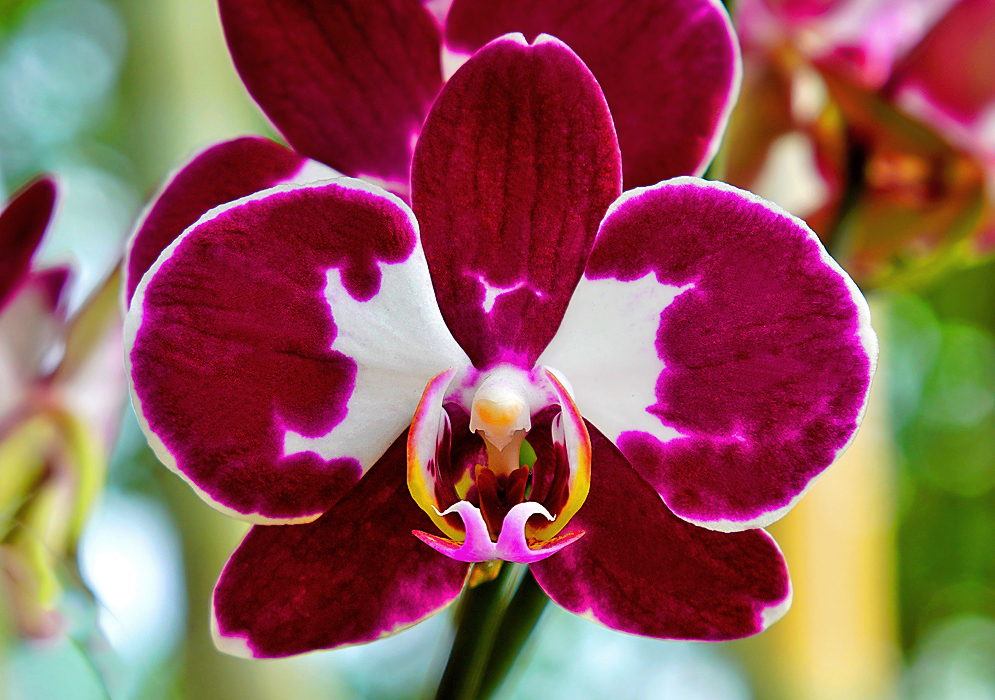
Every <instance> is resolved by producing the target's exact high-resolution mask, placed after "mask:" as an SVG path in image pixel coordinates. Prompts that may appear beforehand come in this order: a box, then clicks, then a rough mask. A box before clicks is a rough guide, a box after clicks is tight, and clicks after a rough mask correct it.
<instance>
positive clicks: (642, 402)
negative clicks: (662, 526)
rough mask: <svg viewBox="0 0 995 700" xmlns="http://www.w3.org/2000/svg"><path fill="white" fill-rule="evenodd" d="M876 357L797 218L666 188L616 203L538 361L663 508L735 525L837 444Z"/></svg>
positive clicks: (843, 441)
mask: <svg viewBox="0 0 995 700" xmlns="http://www.w3.org/2000/svg"><path fill="white" fill-rule="evenodd" d="M586 339H590V340H589V341H587V340H586ZM876 359H877V342H876V338H875V335H874V331H873V330H872V329H871V326H870V314H869V312H868V309H867V304H866V302H865V301H864V298H863V297H862V296H861V294H860V292H859V291H858V290H857V287H856V285H854V284H853V282H852V281H851V280H850V278H849V277H847V276H846V274H845V273H844V272H843V271H842V270H841V269H840V268H839V266H838V265H837V264H836V263H835V262H834V261H833V260H832V258H830V257H829V255H828V254H827V253H826V252H825V250H824V249H823V248H822V245H821V244H820V243H819V240H818V238H816V236H815V234H814V233H812V231H811V230H810V229H809V228H808V227H807V226H805V224H804V223H803V222H802V221H800V220H799V219H795V218H793V217H791V216H790V215H788V214H786V213H785V212H783V211H782V210H780V209H779V208H777V207H776V206H775V205H773V204H771V203H769V202H765V201H764V200H762V199H760V198H759V197H756V196H755V195H752V194H750V193H748V192H744V191H742V190H737V189H735V188H733V187H730V186H728V185H722V184H721V183H709V182H706V181H704V180H698V179H695V178H676V179H674V180H670V181H668V182H664V183H661V184H660V185H658V186H656V187H653V188H648V189H643V190H636V191H633V192H629V193H626V195H624V196H623V198H622V199H620V200H619V201H618V202H617V203H616V205H614V206H613V207H612V210H611V211H610V212H609V214H608V216H606V217H605V221H604V224H603V225H602V228H601V231H600V233H599V234H598V241H597V244H596V245H595V248H594V251H593V252H592V254H591V259H590V261H589V263H588V267H587V270H586V272H585V275H584V278H583V279H582V280H581V282H580V284H579V285H578V287H577V292H576V294H575V295H574V299H573V300H572V301H571V304H570V308H569V309H568V310H567V313H566V316H565V317H564V320H563V324H562V325H561V327H560V331H559V332H558V333H557V336H556V338H554V339H553V341H552V343H550V345H549V348H548V350H547V352H546V353H544V355H543V357H542V358H541V361H542V362H543V363H545V364H548V365H550V366H552V367H555V368H556V369H558V370H560V371H561V372H563V373H564V376H567V377H569V378H570V381H571V383H572V384H573V387H574V391H575V393H576V396H577V404H578V406H579V407H580V410H581V413H582V414H583V415H584V416H585V417H586V418H587V419H588V420H590V421H592V422H593V423H594V424H595V425H597V426H598V428H599V429H600V430H601V431H602V432H603V433H604V434H605V435H606V436H607V437H608V438H609V439H611V440H613V441H614V442H615V444H617V445H618V446H619V448H621V450H622V452H623V453H624V454H625V456H626V457H627V458H628V459H629V461H630V463H631V464H632V466H633V467H634V468H635V469H636V470H637V471H638V472H639V473H640V474H641V475H642V476H643V478H644V479H646V481H648V482H649V483H650V484H651V485H652V486H653V487H655V488H656V489H657V491H658V492H659V493H660V494H661V495H662V496H663V499H664V500H665V501H666V503H667V505H668V506H669V507H670V509H671V510H672V511H673V512H674V513H676V514H677V515H679V516H680V517H682V518H685V519H687V520H690V521H692V522H695V523H698V524H699V525H704V526H705V527H709V528H713V529H719V530H741V529H746V528H751V527H762V526H764V525H766V524H769V523H771V522H773V521H774V520H776V519H778V518H780V517H781V516H782V515H783V514H784V513H785V512H786V511H787V510H788V509H789V508H790V507H791V506H792V505H793V504H794V502H795V501H796V500H797V499H798V498H799V497H800V496H801V494H802V493H804V491H805V490H806V489H807V488H808V486H809V485H810V484H811V483H812V482H813V481H814V480H815V478H816V477H818V476H819V474H821V473H822V471H823V470H824V469H826V467H828V466H829V465H830V464H831V463H832V462H833V460H834V459H836V457H837V456H838V455H839V454H840V453H841V452H842V451H843V450H844V449H845V448H846V447H847V445H848V444H849V442H850V440H851V439H852V438H853V435H854V433H855V431H856V429H857V425H858V424H859V423H860V419H861V417H862V415H863V410H864V406H865V403H866V399H867V392H868V388H869V386H870V380H871V375H872V373H873V371H874V367H875V363H876ZM592 493H593V487H592Z"/></svg>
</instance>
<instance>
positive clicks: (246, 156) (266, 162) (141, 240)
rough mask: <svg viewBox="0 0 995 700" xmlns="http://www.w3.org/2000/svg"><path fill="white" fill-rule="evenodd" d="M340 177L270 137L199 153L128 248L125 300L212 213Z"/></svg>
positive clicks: (154, 207)
mask: <svg viewBox="0 0 995 700" xmlns="http://www.w3.org/2000/svg"><path fill="white" fill-rule="evenodd" d="M337 175H339V173H336V172H335V171H334V170H331V169H329V168H326V167H324V166H322V165H321V164H319V163H315V162H314V161H309V160H308V159H307V158H303V157H301V156H299V155H297V154H296V153H294V152H292V151H289V150H287V149H286V148H284V147H283V146H281V145H279V144H277V143H273V142H272V141H270V140H268V139H263V138H258V137H253V136H247V137H244V138H240V139H235V140H233V141H226V142H224V143H219V144H217V145H216V146H212V147H211V148H208V149H207V150H206V151H204V152H203V153H200V154H198V155H197V156H196V157H194V158H193V160H191V161H190V162H189V163H187V164H186V165H184V166H183V167H181V168H180V169H178V170H177V171H176V172H175V173H174V174H173V175H172V177H170V178H169V179H168V180H167V181H166V185H165V187H163V189H162V191H161V192H160V193H159V195H158V196H157V197H156V198H155V199H154V200H153V204H152V205H151V206H150V207H149V209H148V211H146V212H145V214H144V216H142V218H141V220H140V221H139V222H138V226H137V227H136V229H135V233H134V234H133V235H132V238H131V241H130V242H129V244H128V252H127V260H126V261H125V266H124V269H125V300H126V302H128V303H130V302H131V297H132V296H134V294H135V288H136V287H137V286H138V283H139V282H140V281H141V279H142V275H144V274H145V273H146V272H147V271H148V269H149V268H150V267H152V263H154V262H155V260H156V258H158V257H159V254H160V253H161V252H162V251H163V250H165V249H166V247H167V246H168V245H169V244H170V243H172V242H173V241H174V240H175V239H176V238H177V236H179V235H180V234H181V233H183V231H185V230H186V228H187V227H188V226H191V225H192V224H194V223H196V222H197V219H199V218H200V217H201V216H203V215H204V214H206V213H207V212H208V211H209V210H211V209H213V208H214V207H217V206H220V205H222V204H227V203H228V202H233V201H235V200H236V199H240V198H241V197H246V196H248V195H250V194H253V193H255V192H259V191H260V190H265V189H268V188H270V187H274V186H276V185H281V184H289V183H300V184H304V183H307V182H312V181H314V180H327V179H329V178H331V177H335V176H337Z"/></svg>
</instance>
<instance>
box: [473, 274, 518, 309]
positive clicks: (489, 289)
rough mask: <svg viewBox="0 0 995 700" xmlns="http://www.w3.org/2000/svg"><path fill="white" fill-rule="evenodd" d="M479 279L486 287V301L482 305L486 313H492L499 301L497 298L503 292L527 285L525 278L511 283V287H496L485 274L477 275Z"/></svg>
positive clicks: (481, 284)
mask: <svg viewBox="0 0 995 700" xmlns="http://www.w3.org/2000/svg"><path fill="white" fill-rule="evenodd" d="M477 281H479V282H480V286H482V287H483V288H484V303H483V304H481V307H482V308H483V309H484V313H488V314H489V313H490V312H491V311H493V310H494V304H495V303H496V302H497V298H498V297H499V296H501V295H502V294H507V293H508V292H513V291H515V290H516V289H521V288H522V287H524V286H525V280H521V281H519V282H516V283H515V284H513V285H511V286H510V287H496V286H494V285H492V284H490V283H488V281H487V280H486V279H484V276H483V275H477Z"/></svg>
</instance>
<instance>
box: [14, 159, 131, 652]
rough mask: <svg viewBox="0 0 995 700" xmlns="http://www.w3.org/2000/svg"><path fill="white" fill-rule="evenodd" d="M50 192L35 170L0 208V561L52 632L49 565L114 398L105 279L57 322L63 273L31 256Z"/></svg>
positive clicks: (64, 538) (67, 534)
mask: <svg viewBox="0 0 995 700" xmlns="http://www.w3.org/2000/svg"><path fill="white" fill-rule="evenodd" d="M55 199H56V186H55V183H54V182H53V181H52V180H51V179H48V178H42V179H39V180H37V181H36V182H34V183H32V184H31V185H29V186H27V187H25V188H24V189H23V190H22V191H21V192H20V193H19V194H17V195H16V196H15V197H14V198H13V199H12V201H11V202H10V203H9V204H8V206H7V207H6V209H4V210H3V212H2V213H0V465H3V477H2V479H0V532H2V543H0V566H2V568H3V570H4V573H5V580H6V581H7V583H8V584H9V586H8V587H7V591H6V592H7V594H8V596H9V598H10V599H11V601H10V602H11V606H10V607H11V608H12V609H13V611H14V613H15V617H16V621H17V623H18V626H19V628H20V630H21V632H22V633H24V634H27V635H31V636H50V635H52V634H54V633H56V632H57V631H59V630H60V629H61V626H60V621H59V618H58V615H57V613H56V610H55V608H56V603H57V601H58V593H59V589H60V587H59V584H58V580H57V578H56V575H55V568H56V566H57V564H58V563H59V557H62V556H67V554H68V552H70V551H71V550H72V548H73V547H74V546H75V542H76V540H77V539H78V537H79V535H80V533H81V530H82V527H83V523H84V521H85V518H86V516H87V515H88V513H89V511H90V508H91V506H92V505H93V502H94V499H95V497H96V495H97V493H98V491H99V489H100V485H101V483H102V481H103V476H104V473H105V470H106V460H107V456H108V453H109V450H110V446H111V445H112V444H113V440H114V439H115V435H116V432H117V425H118V423H119V420H120V415H121V414H120V412H121V409H122V408H123V403H124V382H125V379H124V370H123V367H122V366H121V363H120V360H119V359H118V358H119V357H120V353H121V351H122V348H121V318H120V315H119V312H118V304H117V295H118V291H117V286H116V278H113V279H112V280H110V281H109V282H108V283H107V284H106V285H105V286H104V287H103V289H101V290H99V291H98V292H97V293H96V294H95V295H94V296H93V298H92V299H90V300H89V301H88V302H87V303H86V304H85V305H84V306H83V307H82V308H81V309H80V310H79V311H78V312H77V313H76V314H75V315H74V316H73V317H72V318H67V316H66V304H65V303H64V299H63V296H64V295H63V292H64V290H65V288H66V286H67V285H66V282H67V280H68V278H69V274H70V270H69V269H68V268H66V267H61V266H60V267H54V268H48V269H37V268H36V267H35V266H33V264H32V262H33V259H34V256H35V253H36V250H37V248H38V246H39V244H40V243H41V240H42V237H43V235H44V233H45V231H46V229H47V228H48V224H49V220H50V218H51V216H52V212H53V208H54V206H55Z"/></svg>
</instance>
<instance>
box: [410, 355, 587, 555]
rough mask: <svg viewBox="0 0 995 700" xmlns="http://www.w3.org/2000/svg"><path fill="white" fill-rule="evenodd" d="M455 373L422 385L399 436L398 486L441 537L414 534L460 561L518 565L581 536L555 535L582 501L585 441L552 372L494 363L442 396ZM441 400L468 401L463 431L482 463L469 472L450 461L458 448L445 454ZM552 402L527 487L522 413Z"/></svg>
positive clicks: (448, 443)
mask: <svg viewBox="0 0 995 700" xmlns="http://www.w3.org/2000/svg"><path fill="white" fill-rule="evenodd" d="M536 375H538V376H536ZM455 376H456V368H452V369H449V370H446V371H445V372H442V373H440V374H439V375H437V376H436V377H434V378H433V379H432V380H431V381H430V382H429V383H428V385H427V386H426V387H425V391H424V393H423V394H422V399H421V401H420V402H419V405H418V409H417V410H416V412H415V415H414V417H413V419H412V421H411V428H410V430H409V431H408V445H407V451H408V455H407V457H408V459H407V468H408V489H409V491H410V492H411V495H412V497H413V498H414V499H415V501H416V502H417V503H418V505H419V506H420V507H421V508H422V510H424V511H425V513H426V514H427V515H428V516H429V518H431V520H432V522H433V523H434V524H435V525H436V526H437V527H438V529H439V530H441V532H442V533H443V535H444V536H443V537H439V536H438V535H435V534H432V533H428V532H422V531H420V530H415V531H413V532H414V535H415V536H416V537H418V538H419V539H421V540H422V541H423V542H425V543H426V544H427V545H429V546H430V547H432V548H433V549H435V550H436V551H439V552H441V553H443V554H445V555H446V556H449V557H452V558H454V559H458V560H460V561H467V562H478V561H489V560H493V559H504V560H506V561H516V562H522V563H528V562H533V561H539V560H541V559H544V558H546V557H548V556H551V555H552V554H554V553H555V552H557V551H559V550H560V549H562V548H563V547H565V546H567V545H569V544H570V543H571V542H574V541H576V540H577V539H578V538H579V537H581V536H583V534H584V533H583V531H581V530H574V531H571V532H569V533H568V534H562V535H561V534H560V531H561V530H562V529H563V527H564V526H565V525H566V524H567V522H569V520H570V518H571V517H572V516H573V515H574V513H576V512H577V510H578V509H579V508H580V506H581V505H582V504H583V502H584V500H585V499H586V498H587V492H588V488H589V486H590V473H591V471H590V467H591V443H590V437H589V436H588V434H587V428H586V427H585V425H584V421H583V419H582V418H581V417H580V413H579V412H578V411H577V407H576V405H574V403H573V400H572V398H571V397H570V395H569V392H568V391H567V390H566V389H565V388H564V386H563V384H562V383H561V382H560V380H559V379H558V378H557V376H556V375H555V373H554V372H553V371H552V370H549V369H548V368H542V369H541V370H538V371H537V372H534V373H532V374H529V373H525V372H522V371H521V370H519V369H517V368H514V367H497V368H494V369H492V370H490V371H489V372H488V373H487V375H486V376H484V377H482V378H481V380H480V383H479V384H477V385H476V387H467V386H466V384H463V385H462V387H461V386H460V384H459V383H457V386H456V387H455V388H453V389H452V390H450V383H451V382H452V381H453V379H454V377H455ZM470 391H473V394H472V396H473V398H472V399H471V400H469V401H468V400H467V399H468V396H469V393H470ZM464 392H465V393H464ZM447 397H448V399H447ZM447 400H451V401H455V402H458V403H459V404H460V405H462V406H464V407H466V406H467V404H469V406H468V407H469V409H470V411H469V413H470V416H469V418H470V420H469V425H468V426H467V427H468V428H469V430H470V431H471V432H474V433H476V434H477V435H478V436H480V437H481V438H482V439H483V442H484V447H485V448H486V451H487V460H486V464H479V463H477V464H476V465H475V466H474V467H472V468H470V471H469V472H466V471H464V470H465V469H467V468H468V467H467V466H463V465H466V462H465V461H464V462H463V465H460V464H459V463H458V460H455V461H454V456H455V455H456V454H459V451H458V450H457V451H455V452H454V451H453V450H454V448H455V447H456V446H455V445H454V443H453V438H454V436H453V432H452V425H451V423H450V419H449V415H448V413H447V411H446V409H445V408H444V407H443V404H444V403H445V402H446V401H447ZM556 405H558V406H559V408H560V412H559V413H558V414H555V415H554V416H553V417H552V420H551V423H550V426H549V430H550V434H549V438H548V439H549V440H550V441H551V445H550V447H551V449H550V450H548V451H547V452H548V454H546V456H545V457H544V458H543V460H540V462H541V463H542V468H541V470H540V468H539V466H536V467H535V468H536V469H537V470H539V471H537V472H536V474H537V475H539V476H541V477H542V478H539V479H538V481H536V482H535V483H533V481H532V479H531V477H532V476H533V474H532V469H530V468H529V467H528V466H521V467H520V466H519V453H520V452H521V447H522V444H523V442H524V440H525V436H526V435H527V434H528V432H529V430H531V429H532V410H533V409H545V408H546V407H547V406H556ZM464 415H465V414H464ZM464 425H466V424H464ZM464 435H465V433H464ZM464 457H465V455H464ZM481 461H482V460H481ZM540 462H537V463H536V464H537V465H539V464H540ZM540 471H541V474H540ZM530 484H532V487H530ZM474 487H475V488H474ZM530 488H533V490H532V491H530ZM535 488H539V491H538V492H536V491H535V490H534V489H535ZM527 493H528V495H527ZM527 498H528V500H526V499H527ZM550 509H552V510H550ZM536 515H541V516H542V518H533V516H536ZM530 519H531V521H530Z"/></svg>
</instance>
